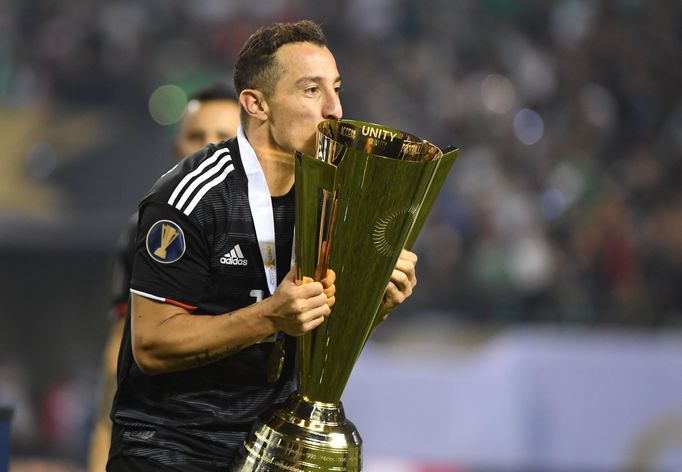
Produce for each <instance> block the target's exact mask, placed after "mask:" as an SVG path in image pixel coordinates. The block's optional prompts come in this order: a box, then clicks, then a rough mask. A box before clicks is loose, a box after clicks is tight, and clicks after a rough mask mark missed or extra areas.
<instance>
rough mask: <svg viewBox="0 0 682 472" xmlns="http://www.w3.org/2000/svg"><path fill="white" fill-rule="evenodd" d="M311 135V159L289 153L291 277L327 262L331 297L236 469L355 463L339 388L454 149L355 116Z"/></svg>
mask: <svg viewBox="0 0 682 472" xmlns="http://www.w3.org/2000/svg"><path fill="white" fill-rule="evenodd" d="M317 137H318V143H317V153H316V154H317V155H316V157H311V156H307V155H304V154H301V153H296V156H295V157H296V265H297V276H298V279H299V280H303V277H311V278H313V279H315V280H318V281H319V280H321V278H323V277H324V274H325V273H326V270H327V267H329V268H331V269H333V270H334V271H335V272H336V282H335V284H336V303H335V305H334V306H333V307H332V313H331V315H330V316H329V317H328V318H327V320H326V321H325V322H324V323H323V324H322V325H320V326H319V327H318V328H316V329H315V330H313V331H312V332H310V333H307V334H305V335H303V336H301V337H299V338H298V340H297V351H298V352H297V356H298V357H297V373H298V388H297V390H296V391H295V392H294V393H293V394H292V395H291V396H290V397H289V398H288V399H287V400H286V401H285V402H284V403H283V404H280V405H276V406H275V407H273V409H272V410H271V411H269V412H268V413H267V414H265V415H263V416H262V417H261V418H260V419H259V420H258V421H257V422H256V424H255V425H254V427H253V429H252V430H251V433H250V435H249V436H248V437H247V439H246V441H245V443H244V451H243V455H242V457H241V458H240V459H239V461H238V463H237V465H236V468H235V470H238V471H260V472H265V471H268V472H270V471H273V472H274V471H287V472H304V471H305V472H307V471H335V472H336V471H338V472H342V471H343V472H346V471H360V470H361V469H362V458H361V445H362V440H361V438H360V435H359V433H358V431H357V429H356V428H355V426H354V425H353V423H351V422H350V421H349V420H347V419H346V417H345V414H344V411H343V405H342V404H341V394H342V392H343V390H344V388H345V386H346V383H347V382H348V378H349V376H350V373H351V370H352V369H353V366H354V365H355V362H356V360H357V359H358V357H359V356H360V353H361V351H362V349H363V347H364V346H365V343H366V341H367V339H368V337H369V335H370V334H371V332H372V330H373V328H374V327H375V326H376V324H377V323H378V322H379V318H380V316H381V315H380V313H379V307H380V304H381V301H382V298H383V295H384V291H385V290H386V286H387V285H388V282H389V280H390V277H391V273H392V272H393V269H394V268H395V265H396V262H397V260H398V257H399V255H400V252H401V249H402V248H408V249H409V248H410V247H411V246H412V244H413V243H414V241H415V240H416V238H417V235H418V234H419V231H420V230H421V228H422V226H423V224H424V221H425V219H426V216H427V215H428V213H429V211H430V210H431V208H432V206H433V204H434V202H435V200H436V197H437V196H438V193H439V192H440V189H441V187H442V185H443V183H444V181H445V177H446V176H447V174H448V172H449V170H450V168H451V167H452V164H453V162H454V160H455V158H456V157H457V154H458V150H456V149H454V148H453V149H452V150H450V151H446V152H445V153H443V151H441V150H440V149H439V148H437V147H436V146H434V145H433V144H431V143H429V142H427V141H424V140H423V139H420V138H417V137H416V136H412V135H410V134H407V133H404V132H402V131H398V130H395V129H391V128H387V127H385V126H381V125H376V124H372V123H365V122H360V121H351V120H340V121H337V120H327V121H323V122H322V123H320V125H319V127H318V133H317Z"/></svg>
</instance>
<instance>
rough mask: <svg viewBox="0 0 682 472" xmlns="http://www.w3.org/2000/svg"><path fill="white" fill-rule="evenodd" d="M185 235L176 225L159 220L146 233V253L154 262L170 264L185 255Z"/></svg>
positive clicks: (168, 221)
mask: <svg viewBox="0 0 682 472" xmlns="http://www.w3.org/2000/svg"><path fill="white" fill-rule="evenodd" d="M185 247H186V245H185V234H184V233H183V232H182V228H180V226H179V225H178V224H177V223H174V222H172V221H170V220H159V221H157V222H156V223H154V224H153V225H152V227H151V228H149V231H148V232H147V252H148V253H149V255H150V256H151V258H152V259H154V260H155V261H156V262H160V263H161V264H170V263H172V262H175V261H177V260H179V259H180V258H181V257H182V255H183V254H184V253H185Z"/></svg>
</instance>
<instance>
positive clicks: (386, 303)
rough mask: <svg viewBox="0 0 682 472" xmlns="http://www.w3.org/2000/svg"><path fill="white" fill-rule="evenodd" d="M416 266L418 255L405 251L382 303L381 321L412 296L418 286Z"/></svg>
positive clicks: (399, 259)
mask: <svg viewBox="0 0 682 472" xmlns="http://www.w3.org/2000/svg"><path fill="white" fill-rule="evenodd" d="M416 266H417V255H416V254H415V253H413V252H410V251H408V250H406V249H403V250H402V251H401V253H400V257H399V258H398V262H397V263H396V265H395V269H393V273H392V274H391V280H390V281H389V282H388V286H387V287H386V292H385V293H384V298H383V300H382V301H381V307H380V308H379V310H380V314H381V317H380V320H379V321H383V320H385V319H386V318H387V317H388V314H389V313H390V312H391V311H392V310H393V309H394V308H395V307H397V306H398V305H400V304H401V303H402V302H404V301H405V300H406V299H407V298H409V297H410V296H411V295H412V290H413V289H414V287H415V285H417V275H416Z"/></svg>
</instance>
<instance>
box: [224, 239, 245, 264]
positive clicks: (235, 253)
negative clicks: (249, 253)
mask: <svg viewBox="0 0 682 472" xmlns="http://www.w3.org/2000/svg"><path fill="white" fill-rule="evenodd" d="M220 263H221V264H225V265H239V266H246V265H248V264H249V260H248V259H247V258H245V257H244V254H243V253H242V250H241V248H240V247H239V244H237V245H236V246H235V247H233V248H232V250H231V251H230V252H228V253H227V254H225V255H224V256H223V257H221V258H220Z"/></svg>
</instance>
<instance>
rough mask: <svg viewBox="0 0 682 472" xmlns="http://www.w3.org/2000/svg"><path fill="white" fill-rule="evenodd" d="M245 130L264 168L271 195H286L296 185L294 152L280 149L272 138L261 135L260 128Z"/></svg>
mask: <svg viewBox="0 0 682 472" xmlns="http://www.w3.org/2000/svg"><path fill="white" fill-rule="evenodd" d="M244 131H245V133H246V137H247V139H248V140H249V143H250V144H251V147H253V150H254V151H255V152H256V157H257V158H258V162H259V163H260V166H261V169H263V174H264V175H265V181H266V182H267V183H268V189H269V190H270V195H271V196H273V197H279V196H282V195H286V194H287V193H288V192H289V190H291V187H292V186H293V185H294V175H295V169H296V167H295V166H296V164H295V160H294V155H293V153H292V152H287V151H285V150H283V149H278V148H277V147H276V146H275V145H274V143H272V142H271V140H270V139H268V138H267V137H266V136H261V134H262V133H259V132H258V131H260V130H249V131H251V132H250V133H249V132H247V131H246V130H244ZM254 131H255V132H254Z"/></svg>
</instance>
